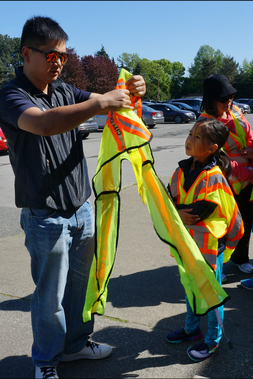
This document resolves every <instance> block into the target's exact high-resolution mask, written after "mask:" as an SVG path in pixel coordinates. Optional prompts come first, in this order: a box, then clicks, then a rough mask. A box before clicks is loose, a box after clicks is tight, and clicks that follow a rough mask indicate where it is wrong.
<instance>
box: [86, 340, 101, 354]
mask: <svg viewBox="0 0 253 379" xmlns="http://www.w3.org/2000/svg"><path fill="white" fill-rule="evenodd" d="M86 346H87V347H90V348H91V350H92V351H93V353H94V354H95V351H94V348H95V347H97V348H98V344H97V343H95V342H90V341H89V340H88V341H87V344H86Z"/></svg>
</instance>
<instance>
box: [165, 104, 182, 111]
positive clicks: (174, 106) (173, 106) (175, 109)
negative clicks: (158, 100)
mask: <svg viewBox="0 0 253 379" xmlns="http://www.w3.org/2000/svg"><path fill="white" fill-rule="evenodd" d="M166 107H167V108H170V109H171V110H172V111H178V110H179V108H178V107H177V106H176V104H175V105H174V104H173V105H172V104H170V106H168V105H166Z"/></svg>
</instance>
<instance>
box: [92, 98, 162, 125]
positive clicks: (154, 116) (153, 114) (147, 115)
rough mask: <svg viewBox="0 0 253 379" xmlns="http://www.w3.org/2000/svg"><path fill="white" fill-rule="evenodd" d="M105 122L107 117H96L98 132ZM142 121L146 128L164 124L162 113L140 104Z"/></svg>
mask: <svg viewBox="0 0 253 379" xmlns="http://www.w3.org/2000/svg"><path fill="white" fill-rule="evenodd" d="M152 104H153V103H152ZM106 120H107V115H96V121H97V124H98V129H99V130H101V129H104V126H105V123H106ZM142 120H143V122H144V124H146V126H147V127H148V128H153V127H154V126H155V125H156V124H161V123H163V122H164V117H163V112H161V111H157V110H155V109H153V108H150V107H149V106H147V105H146V104H142Z"/></svg>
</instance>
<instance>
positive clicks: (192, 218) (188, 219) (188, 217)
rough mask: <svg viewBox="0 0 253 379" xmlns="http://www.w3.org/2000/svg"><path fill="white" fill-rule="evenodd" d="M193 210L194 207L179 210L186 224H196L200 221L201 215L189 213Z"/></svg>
mask: <svg viewBox="0 0 253 379" xmlns="http://www.w3.org/2000/svg"><path fill="white" fill-rule="evenodd" d="M191 211H192V208H190V209H180V210H179V211H178V213H179V215H180V217H181V219H182V221H183V223H184V224H186V225H195V224H197V222H199V221H200V217H199V216H198V215H192V214H189V212H191Z"/></svg>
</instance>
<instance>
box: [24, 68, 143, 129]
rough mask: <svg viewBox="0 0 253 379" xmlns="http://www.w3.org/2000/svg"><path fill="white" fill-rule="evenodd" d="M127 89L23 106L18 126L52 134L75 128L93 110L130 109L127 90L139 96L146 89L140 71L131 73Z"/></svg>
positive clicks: (92, 114)
mask: <svg viewBox="0 0 253 379" xmlns="http://www.w3.org/2000/svg"><path fill="white" fill-rule="evenodd" d="M126 85H127V88H129V89H117V90H113V91H110V92H107V93H105V94H104V95H100V94H96V93H92V94H91V95H90V98H89V100H87V101H84V102H82V103H78V104H72V105H66V106H62V107H58V108H53V109H50V110H48V111H44V112H43V111H41V110H40V109H38V108H36V107H31V108H28V109H26V110H25V111H24V112H23V113H22V114H21V115H20V117H19V118H18V127H19V128H20V129H22V130H25V131H27V132H30V133H33V134H37V135H42V136H52V135H55V134H62V133H65V132H68V131H69V130H72V129H74V128H76V127H77V126H78V125H80V124H81V123H82V122H84V121H86V120H88V119H89V118H91V117H93V116H95V115H96V114H107V113H108V112H109V111H117V110H119V109H121V108H126V109H132V107H131V101H130V97H129V95H130V92H131V93H133V94H134V95H136V96H142V95H144V94H145V92H146V85H145V81H144V79H143V78H142V76H140V75H134V76H132V77H131V78H130V79H129V80H128V81H127V82H126Z"/></svg>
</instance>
